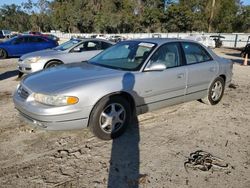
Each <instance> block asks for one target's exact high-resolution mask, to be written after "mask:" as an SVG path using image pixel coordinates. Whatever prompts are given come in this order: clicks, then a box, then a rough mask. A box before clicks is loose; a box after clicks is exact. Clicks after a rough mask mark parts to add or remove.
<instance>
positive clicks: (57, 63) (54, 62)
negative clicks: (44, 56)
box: [44, 61, 62, 69]
mask: <svg viewBox="0 0 250 188" xmlns="http://www.w3.org/2000/svg"><path fill="white" fill-rule="evenodd" d="M61 64H62V63H61V62H59V61H50V62H48V63H47V64H46V65H45V67H44V68H45V69H47V68H51V67H56V66H58V65H61Z"/></svg>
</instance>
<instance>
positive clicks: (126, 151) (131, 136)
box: [107, 73, 143, 188]
mask: <svg viewBox="0 0 250 188" xmlns="http://www.w3.org/2000/svg"><path fill="white" fill-rule="evenodd" d="M122 84H123V86H122V87H123V91H126V90H130V91H132V93H133V96H134V97H136V98H137V99H139V100H140V101H143V99H142V98H141V97H139V96H138V95H137V93H136V92H135V91H134V90H133V88H134V84H135V77H134V75H133V74H132V73H126V74H125V75H124V76H123V80H122ZM132 114H133V115H132V118H131V119H132V121H131V123H130V125H129V126H128V128H127V130H126V132H125V133H124V134H123V135H122V136H120V137H118V138H116V139H113V142H112V150H111V157H110V166H109V177H108V185H107V187H108V188H117V187H119V188H123V187H132V188H138V187H139V180H140V177H142V176H143V175H140V147H139V143H140V131H139V122H138V118H137V116H136V115H135V112H134V111H133V112H132Z"/></svg>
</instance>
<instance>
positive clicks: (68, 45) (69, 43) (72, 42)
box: [54, 40, 81, 51]
mask: <svg viewBox="0 0 250 188" xmlns="http://www.w3.org/2000/svg"><path fill="white" fill-rule="evenodd" d="M80 42H81V41H80V40H69V41H67V42H65V43H63V44H61V45H59V46H57V47H55V48H54V49H55V50H58V51H64V50H68V49H69V48H72V47H73V46H75V45H76V44H79V43H80Z"/></svg>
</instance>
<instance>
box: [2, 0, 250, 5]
mask: <svg viewBox="0 0 250 188" xmlns="http://www.w3.org/2000/svg"><path fill="white" fill-rule="evenodd" d="M241 1H242V2H243V4H244V5H250V0H241ZM22 2H26V1H25V0H0V6H2V5H3V4H7V5H10V4H18V5H21V3H22Z"/></svg>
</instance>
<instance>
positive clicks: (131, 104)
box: [88, 91, 136, 126]
mask: <svg viewBox="0 0 250 188" xmlns="http://www.w3.org/2000/svg"><path fill="white" fill-rule="evenodd" d="M114 96H120V97H123V98H125V99H126V100H127V101H128V103H129V105H130V107H131V115H132V116H133V114H135V112H136V108H135V101H134V99H133V97H132V96H131V95H130V94H129V93H127V92H124V91H121V92H116V93H111V94H108V95H105V96H104V97H102V98H101V99H99V100H98V101H97V102H96V103H95V105H94V107H93V108H92V110H91V112H90V114H91V113H92V112H93V110H94V109H95V107H96V105H97V104H98V103H99V102H100V101H101V100H102V99H104V98H110V97H114ZM88 126H89V123H88Z"/></svg>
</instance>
